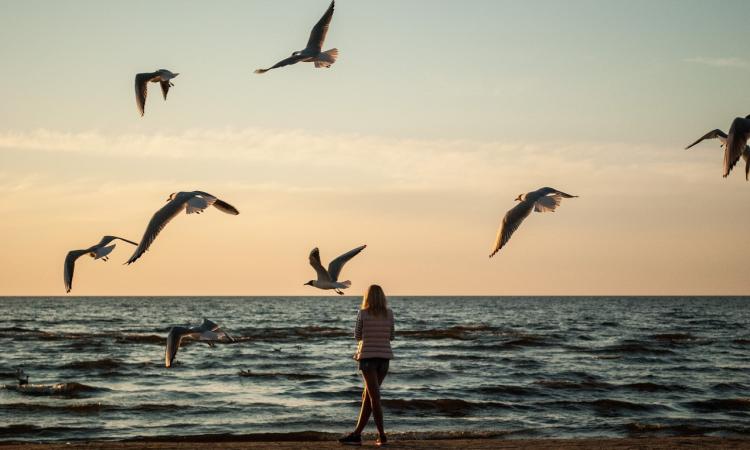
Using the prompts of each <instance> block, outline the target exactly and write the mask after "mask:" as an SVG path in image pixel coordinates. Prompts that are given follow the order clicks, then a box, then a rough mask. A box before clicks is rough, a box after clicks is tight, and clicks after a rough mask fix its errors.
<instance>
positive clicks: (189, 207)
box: [125, 191, 240, 264]
mask: <svg viewBox="0 0 750 450" xmlns="http://www.w3.org/2000/svg"><path fill="white" fill-rule="evenodd" d="M211 205H213V206H214V207H216V208H217V209H218V210H220V211H222V212H225V213H227V214H232V215H235V216H236V215H237V214H239V213H240V212H239V211H237V208H235V207H234V206H232V205H230V204H229V203H226V202H223V201H221V200H219V199H218V198H216V197H214V196H213V195H211V194H208V193H206V192H201V191H191V192H177V193H172V194H171V195H170V196H169V198H168V199H167V204H166V205H164V206H163V207H162V208H161V209H160V210H158V211H156V212H155V213H154V216H153V217H152V218H151V220H150V221H149V223H148V226H146V231H145V232H144V233H143V238H142V239H141V243H140V244H139V245H138V248H136V249H135V252H134V253H133V255H132V256H131V257H130V259H128V260H127V262H126V263H125V264H132V263H134V262H135V261H136V260H137V259H138V258H140V257H141V255H143V254H144V253H145V252H146V250H148V248H149V247H150V246H151V243H152V242H154V239H156V236H158V235H159V232H160V231H161V230H162V229H164V227H165V226H167V223H169V221H170V220H172V219H174V218H175V217H177V215H178V214H179V213H180V212H181V211H183V210H185V212H186V213H187V214H193V213H196V214H200V213H202V212H203V211H204V210H205V209H206V208H208V207H209V206H211Z"/></svg>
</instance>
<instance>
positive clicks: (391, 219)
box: [0, 0, 750, 295]
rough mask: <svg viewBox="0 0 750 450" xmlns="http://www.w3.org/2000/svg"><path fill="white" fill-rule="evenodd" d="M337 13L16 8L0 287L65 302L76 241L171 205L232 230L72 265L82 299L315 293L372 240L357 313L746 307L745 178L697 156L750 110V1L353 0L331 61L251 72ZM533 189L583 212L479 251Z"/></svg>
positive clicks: (4, 14) (286, 4) (84, 242)
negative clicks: (691, 298) (452, 298)
mask: <svg viewBox="0 0 750 450" xmlns="http://www.w3.org/2000/svg"><path fill="white" fill-rule="evenodd" d="M327 6H328V1H327V0H283V1H281V0H267V1H222V2H210V3H209V2H199V1H185V2H183V1H159V2H146V1H143V2H117V3H115V2H101V1H68V2H58V1H4V2H2V4H0V55H2V70H0V85H1V86H3V88H2V89H3V96H2V98H3V101H2V102H0V189H2V192H3V193H4V194H5V195H4V199H3V201H2V202H0V214H2V219H3V220H2V221H0V235H2V236H3V239H2V241H3V243H2V252H0V295H63V294H64V292H65V291H64V288H63V280H62V278H63V259H64V257H65V254H66V253H67V251H68V250H72V249H80V248H86V247H88V246H90V245H92V244H95V243H96V242H98V240H99V239H100V238H101V236H103V235H105V234H115V235H119V236H123V237H126V238H129V239H132V240H139V239H140V238H141V235H142V233H143V231H144V228H145V226H146V223H147V222H148V220H149V219H150V217H151V215H152V214H153V213H154V212H155V211H156V210H157V209H158V208H160V207H161V206H163V205H164V202H165V200H166V198H167V196H168V195H169V194H170V193H172V192H175V191H180V190H204V191H207V192H210V193H212V194H214V195H216V196H218V197H220V198H222V199H224V200H226V201H227V202H229V203H231V204H233V205H234V206H236V207H237V208H238V209H239V210H240V211H241V214H240V215H239V216H237V217H234V216H229V215H225V214H222V213H221V212H220V211H218V210H216V209H210V210H208V211H207V213H206V214H202V215H200V216H185V215H181V216H179V217H177V218H176V219H175V220H174V221H172V222H171V223H170V224H169V225H168V226H167V228H166V229H165V230H164V231H163V232H162V233H161V235H160V236H159V238H158V239H157V240H156V241H155V243H154V244H153V245H152V247H151V250H150V251H149V252H147V253H146V254H145V256H144V257H143V258H141V259H140V260H139V261H138V262H137V263H135V264H133V265H132V266H123V265H122V262H124V261H125V260H126V259H127V258H128V257H129V256H130V254H131V253H132V250H133V249H132V247H130V246H128V245H127V244H124V243H119V244H118V246H117V248H116V249H115V251H114V252H113V253H112V255H110V256H111V259H110V261H109V262H107V263H104V262H100V261H93V260H91V259H90V258H88V257H86V258H81V259H79V261H78V264H77V267H76V277H75V279H74V285H73V292H72V294H75V295H169V294H174V295H209V294H217V295H266V294H268V295H306V294H307V295H319V294H324V292H323V291H318V290H315V289H313V288H311V287H309V286H303V283H305V282H306V281H308V280H309V279H311V278H312V277H313V275H314V272H313V270H312V268H311V267H310V266H309V265H308V262H307V255H308V253H309V251H310V250H311V249H312V248H313V247H315V246H319V247H320V251H321V256H322V259H323V261H324V264H327V263H328V261H329V260H330V259H332V258H333V257H335V256H337V255H338V254H340V253H343V252H344V251H346V250H349V249H351V248H354V247H355V246H358V245H361V244H368V248H367V249H366V250H365V251H364V252H363V253H362V254H361V255H359V256H357V257H356V258H355V259H354V260H352V262H350V263H349V265H347V266H346V267H345V269H344V272H343V278H344V279H350V280H352V282H353V286H352V288H351V289H350V290H349V291H348V293H350V294H354V295H360V294H361V293H362V292H363V291H364V289H365V288H366V286H367V285H368V284H370V283H373V282H378V283H380V284H382V285H383V287H384V288H385V289H386V292H387V293H391V294H402V295H406V294H414V295H419V294H441V295H455V294H467V295H479V294H488V295H537V294H539V295H542V294H544V295H575V294H613V295H616V294H623V295H624V294H654V295H664V294H696V295H699V294H716V295H729V294H750V283H749V282H748V269H747V267H748V263H747V260H748V251H749V250H750V233H749V232H748V225H749V224H750V201H749V200H750V183H748V182H747V181H745V179H744V162H740V163H739V164H738V166H737V167H736V168H735V169H734V171H733V172H732V173H731V174H730V176H729V177H728V178H727V179H723V178H722V177H721V173H722V152H721V150H720V148H719V145H718V143H716V142H707V143H703V144H701V145H699V146H697V147H695V148H693V149H691V150H689V151H685V150H683V148H684V147H685V146H686V145H687V144H689V143H691V142H692V141H693V140H695V139H696V138H698V137H699V136H701V135H702V134H703V133H705V132H706V131H708V130H711V129H713V128H722V129H724V130H725V131H727V129H728V127H729V124H730V123H731V121H732V119H733V118H734V117H736V116H745V115H747V114H748V113H750V90H748V89H747V87H748V85H749V81H750V46H748V39H747V37H748V26H747V17H748V15H750V2H747V1H746V0H742V1H723V2H706V1H682V0H681V1H659V2H654V1H652V0H648V1H628V2H622V1H619V2H614V1H607V2H605V1H599V0H597V1H572V2H558V1H536V2H517V1H513V2H510V1H508V2H505V1H495V0H491V1H472V2H442V1H441V2H435V1H428V0H425V1H416V0H408V1H404V0H401V1H395V0H394V1H389V0H381V1H365V0H338V1H337V4H336V11H335V14H334V17H333V21H332V24H331V28H330V31H329V33H328V37H327V40H326V44H325V46H324V48H325V49H327V48H332V47H337V48H338V49H339V50H340V52H341V53H340V57H339V60H338V62H337V63H336V64H334V65H333V67H332V68H331V69H314V68H313V67H312V65H311V64H298V65H296V66H290V67H285V68H281V69H278V70H274V71H271V72H269V73H267V74H265V75H255V74H253V70H254V69H256V68H259V67H268V66H270V65H272V64H273V63H275V62H276V61H278V60H280V59H282V58H284V57H287V56H289V54H291V52H292V51H294V50H299V49H301V48H302V47H304V45H305V43H306V42H307V38H308V34H309V31H310V28H311V27H312V26H313V25H314V24H315V22H316V21H317V20H318V19H319V17H320V16H321V15H322V14H323V12H324V11H325V9H326V7H327ZM159 68H166V69H169V70H172V71H173V72H179V73H180V75H179V77H177V78H176V79H175V80H174V83H175V87H174V88H173V89H172V90H171V91H170V94H169V100H168V101H167V102H164V101H163V100H162V98H161V93H160V92H159V89H158V85H156V84H152V85H150V86H149V89H150V95H149V99H148V101H147V103H146V115H145V117H143V118H141V117H139V115H138V113H137V111H136V105H135V100H134V92H133V78H134V75H135V74H136V73H138V72H149V71H153V70H156V69H159ZM542 186H553V187H555V188H558V189H560V190H563V191H565V192H569V193H571V194H576V195H580V198H576V199H570V200H565V201H564V202H563V204H562V206H561V207H560V208H559V209H558V211H557V212H555V213H554V214H549V213H548V214H532V215H531V216H530V217H529V218H528V219H527V220H526V222H525V223H524V224H523V225H522V226H521V228H520V229H519V231H518V232H517V233H516V234H515V235H514V236H513V239H512V240H511V241H510V243H509V244H508V246H507V247H506V248H504V249H502V250H501V251H500V253H499V254H498V255H496V256H495V257H494V258H492V259H488V258H487V255H488V254H489V251H490V246H491V244H492V243H493V240H494V237H495V233H496V230H497V227H498V225H499V223H500V220H501V218H502V216H503V215H504V214H505V212H506V211H507V210H508V209H509V208H511V207H513V206H514V204H515V203H514V201H513V199H514V198H515V197H516V196H517V195H518V194H519V193H524V192H527V191H531V190H535V189H537V188H539V187H542ZM332 295H333V294H332Z"/></svg>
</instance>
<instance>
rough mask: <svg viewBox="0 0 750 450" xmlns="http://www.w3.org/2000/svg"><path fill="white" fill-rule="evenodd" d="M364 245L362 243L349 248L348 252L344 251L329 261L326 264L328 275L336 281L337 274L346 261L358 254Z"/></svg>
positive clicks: (337, 278)
mask: <svg viewBox="0 0 750 450" xmlns="http://www.w3.org/2000/svg"><path fill="white" fill-rule="evenodd" d="M365 247H367V246H366V245H362V246H359V247H357V248H355V249H353V250H349V251H348V252H346V253H344V254H343V255H341V256H339V257H338V258H336V259H334V260H333V261H331V263H330V264H328V275H330V277H331V280H333V281H338V280H339V274H340V273H341V269H342V268H343V267H344V264H346V262H347V261H349V260H350V259H352V258H354V257H355V256H357V254H359V252H361V251H362V250H364V249H365Z"/></svg>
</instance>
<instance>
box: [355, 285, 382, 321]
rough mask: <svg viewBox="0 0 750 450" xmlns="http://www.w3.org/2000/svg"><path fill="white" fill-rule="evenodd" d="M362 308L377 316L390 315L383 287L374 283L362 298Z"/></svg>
mask: <svg viewBox="0 0 750 450" xmlns="http://www.w3.org/2000/svg"><path fill="white" fill-rule="evenodd" d="M360 309H362V310H365V311H367V312H368V313H370V314H372V315H373V316H375V317H386V316H387V315H388V300H387V299H386V298H385V293H384V292H383V288H381V287H380V286H378V285H377V284H373V285H371V286H370V288H369V289H367V294H365V296H364V297H363V298H362V306H361V307H360Z"/></svg>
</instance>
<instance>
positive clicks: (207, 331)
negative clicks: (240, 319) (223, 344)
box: [164, 319, 234, 368]
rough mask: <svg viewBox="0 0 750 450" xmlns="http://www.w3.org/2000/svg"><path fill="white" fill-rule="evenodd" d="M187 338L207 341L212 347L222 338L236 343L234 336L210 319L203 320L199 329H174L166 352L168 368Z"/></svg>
mask: <svg viewBox="0 0 750 450" xmlns="http://www.w3.org/2000/svg"><path fill="white" fill-rule="evenodd" d="M185 336H189V337H191V338H193V339H198V340H201V341H206V343H207V344H208V345H209V346H211V347H213V346H214V344H213V341H218V340H220V339H222V338H224V339H227V340H229V341H230V342H234V339H233V338H232V336H230V335H229V334H227V333H226V332H225V331H222V330H221V329H220V328H219V326H218V325H216V324H215V323H213V322H211V321H210V320H208V319H203V323H202V324H201V325H200V326H197V327H172V328H170V329H169V334H168V335H167V348H166V350H165V351H164V365H165V366H166V367H168V368H169V367H172V363H173V362H174V358H175V356H177V350H178V349H179V348H180V344H181V343H182V338H184V337H185Z"/></svg>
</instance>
